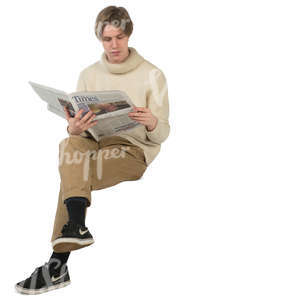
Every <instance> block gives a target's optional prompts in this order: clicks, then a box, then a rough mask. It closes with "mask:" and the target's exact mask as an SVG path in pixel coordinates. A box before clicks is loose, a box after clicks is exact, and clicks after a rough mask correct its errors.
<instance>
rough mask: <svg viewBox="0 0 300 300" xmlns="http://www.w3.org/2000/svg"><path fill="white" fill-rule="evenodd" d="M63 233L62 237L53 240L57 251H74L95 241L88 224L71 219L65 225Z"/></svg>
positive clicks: (53, 245)
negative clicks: (74, 221)
mask: <svg viewBox="0 0 300 300" xmlns="http://www.w3.org/2000/svg"><path fill="white" fill-rule="evenodd" d="M61 233H62V236H61V237H59V238H57V239H56V240H54V241H52V247H53V250H54V251H55V252H68V251H74V250H77V249H80V248H83V247H86V246H89V245H91V244H93V243H94V242H95V241H94V239H93V236H92V235H91V233H90V232H89V230H88V228H87V227H86V226H83V225H80V224H76V223H73V222H71V221H69V222H68V223H67V224H65V225H64V226H63V228H62V230H61Z"/></svg>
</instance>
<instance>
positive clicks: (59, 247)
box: [52, 238, 95, 252]
mask: <svg viewBox="0 0 300 300" xmlns="http://www.w3.org/2000/svg"><path fill="white" fill-rule="evenodd" d="M94 242H95V241H94V239H84V240H80V239H77V238H58V239H56V240H54V241H53V242H52V248H53V250H54V251H55V252H68V251H74V250H78V249H81V248H83V247H87V246H90V245H92V244H93V243H94Z"/></svg>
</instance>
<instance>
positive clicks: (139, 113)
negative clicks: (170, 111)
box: [128, 106, 158, 131]
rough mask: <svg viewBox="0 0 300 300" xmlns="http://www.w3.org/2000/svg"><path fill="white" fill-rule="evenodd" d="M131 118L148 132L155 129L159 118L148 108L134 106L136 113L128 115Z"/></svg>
mask: <svg viewBox="0 0 300 300" xmlns="http://www.w3.org/2000/svg"><path fill="white" fill-rule="evenodd" d="M128 116H129V118H131V119H132V120H135V121H137V122H139V123H141V124H143V125H145V126H146V128H147V130H148V131H152V130H154V129H155V127H156V124H157V121H158V120H157V118H156V117H155V116H154V115H153V114H152V112H151V110H150V109H149V108H146V107H136V106H134V111H133V112H130V113H128Z"/></svg>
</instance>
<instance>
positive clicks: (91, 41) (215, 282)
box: [0, 0, 300, 300]
mask: <svg viewBox="0 0 300 300" xmlns="http://www.w3.org/2000/svg"><path fill="white" fill-rule="evenodd" d="M108 5H118V6H124V7H125V8H126V9H127V10H128V11H129V13H130V16H131V18H132V19H133V22H134V31H133V35H132V37H131V38H130V41H129V46H132V47H135V48H136V49H137V50H138V52H139V53H140V54H141V55H142V56H144V57H145V58H146V59H148V60H149V61H151V62H152V63H153V64H155V65H157V66H158V67H159V68H160V69H162V70H163V72H164V74H165V75H166V78H167V80H168V88H169V101H170V124H171V133H170V136H169V138H168V139H167V141H166V142H165V143H164V144H163V145H162V150H161V153H160V154H159V155H158V157H157V158H156V160H155V161H154V162H153V163H152V164H151V165H150V166H149V168H148V170H147V171H146V173H145V174H144V177H143V178H142V179H141V180H140V181H139V182H124V183H121V184H119V185H117V186H115V187H112V188H109V189H105V190H101V191H97V192H93V198H92V206H91V207H90V208H89V210H88V215H87V221H86V224H87V226H88V227H89V229H90V231H91V232H92V234H93V235H94V238H95V241H96V242H95V244H94V245H92V246H91V247H87V248H85V249H84V250H78V251H75V252H73V253H72V254H71V256H70V258H69V263H68V265H69V270H70V277H71V281H72V284H71V285H70V286H68V287H67V288H65V289H60V290H56V291H53V292H50V293H46V294H44V295H41V296H39V297H51V296H53V297H60V296H65V297H70V298H71V297H78V299H82V297H85V296H86V295H87V293H89V295H90V296H91V297H94V296H95V297H97V298H99V299H131V300H133V299H138V300H140V299H143V300H144V299H151V300H153V299H163V300H166V299H190V300H192V299H197V300H198V299H205V300H208V299H218V300H220V299H230V300H233V299H243V300H246V299H251V300H253V299H263V300H266V299H272V300H273V299H289V300H292V299H299V297H300V289H299V281H300V259H299V253H300V249H299V248H300V247H299V246H300V243H299V231H300V230H299V229H300V226H299V225H300V221H299V180H300V174H299V169H300V161H299V153H300V152H299V150H300V149H299V148H300V147H299V146H300V144H299V125H300V124H299V79H300V71H299V70H300V68H299V67H300V61H299V53H300V44H299V26H300V24H299V23H300V20H299V7H298V6H297V1H288V0H285V1H266V0H259V1H257V0H252V1H238V0H236V1H233V0H231V1H220V0H210V1H182V2H175V1H174V2H167V1H165V2H163V1H151V3H150V2H145V1H92V0H90V1H61V0H60V1H57V0H52V1H33V0H27V1H9V2H8V1H6V2H5V5H4V3H3V2H1V7H0V8H1V9H0V14H1V17H0V22H1V56H0V60H1V68H0V70H1V71H0V72H1V73H0V74H1V83H2V84H1V102H2V110H1V111H2V113H1V128H2V140H1V156H0V159H1V161H0V163H1V171H2V172H1V173H2V185H1V186H2V192H1V199H2V201H1V208H2V209H1V211H2V213H1V214H0V220H1V258H2V261H1V272H0V276H1V290H0V297H1V298H2V299H4V297H5V299H12V298H19V297H22V296H21V295H19V294H17V293H16V292H15V291H14V284H15V283H16V282H18V281H20V280H23V279H25V278H26V277H28V276H29V275H30V274H31V273H32V272H33V271H34V268H36V267H38V266H39V265H41V264H43V263H44V262H46V261H47V260H48V259H49V256H50V255H51V253H52V248H51V244H50V238H51V233H52V226H53V221H54V216H55V210H56V205H57V197H58V191H59V173H58V168H57V167H58V143H59V142H60V141H61V140H62V139H63V138H65V137H66V136H67V134H66V125H67V124H66V121H64V120H62V119H60V118H59V117H57V116H55V115H52V114H50V113H49V112H48V111H47V110H46V106H45V105H44V103H43V102H42V101H40V100H39V99H38V97H37V95H35V93H34V92H33V90H32V89H31V87H30V86H29V85H28V81H29V80H31V81H36V82H38V83H41V84H45V85H48V86H52V87H55V88H58V89H62V90H65V91H66V92H73V91H74V90H75V87H76V82H77V78H78V75H79V72H80V71H81V70H82V69H83V68H85V67H86V66H88V65H90V64H92V63H94V62H95V61H97V60H98V59H100V55H101V54H102V52H103V49H102V46H101V44H100V43H99V41H98V40H97V39H96V37H95V35H94V31H93V28H94V22H95V18H96V16H97V14H98V12H99V11H100V10H101V9H103V8H104V7H106V6H108ZM73 299H74V298H73Z"/></svg>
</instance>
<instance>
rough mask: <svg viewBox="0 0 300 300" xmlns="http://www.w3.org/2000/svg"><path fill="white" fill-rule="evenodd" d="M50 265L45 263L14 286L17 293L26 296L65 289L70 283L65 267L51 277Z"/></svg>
mask: <svg viewBox="0 0 300 300" xmlns="http://www.w3.org/2000/svg"><path fill="white" fill-rule="evenodd" d="M49 265H50V263H49V262H48V263H45V264H44V265H43V266H40V267H38V268H36V269H35V270H34V272H33V273H32V274H31V275H30V277H28V278H27V279H25V280H23V281H20V282H18V283H17V284H16V285H15V288H16V290H17V292H19V293H21V294H27V295H36V294H42V293H45V292H49V291H52V290H55V289H59V288H62V287H65V286H67V285H69V284H70V283H71V281H70V276H69V271H68V267H67V265H63V266H62V267H61V269H60V271H59V272H58V273H55V272H54V274H53V275H52V276H51V275H50V272H49Z"/></svg>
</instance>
